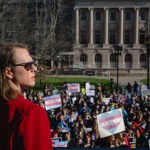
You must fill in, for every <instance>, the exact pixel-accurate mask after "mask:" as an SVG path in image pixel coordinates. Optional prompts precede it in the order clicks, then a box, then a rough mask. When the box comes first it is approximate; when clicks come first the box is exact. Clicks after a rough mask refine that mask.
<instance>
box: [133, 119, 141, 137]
mask: <svg viewBox="0 0 150 150" xmlns="http://www.w3.org/2000/svg"><path fill="white" fill-rule="evenodd" d="M132 129H133V130H134V131H135V134H136V136H137V137H138V138H139V137H140V136H141V134H142V133H143V132H144V131H143V129H142V127H141V125H140V124H139V123H137V122H135V121H134V122H133V124H132Z"/></svg>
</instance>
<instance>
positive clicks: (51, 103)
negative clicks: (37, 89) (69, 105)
mask: <svg viewBox="0 0 150 150" xmlns="http://www.w3.org/2000/svg"><path fill="white" fill-rule="evenodd" d="M44 102H45V108H46V110H50V109H54V108H59V107H61V105H62V104H61V97H60V95H59V94H56V95H52V96H47V97H45V98H44Z"/></svg>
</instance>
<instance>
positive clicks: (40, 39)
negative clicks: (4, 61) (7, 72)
mask: <svg viewBox="0 0 150 150" xmlns="http://www.w3.org/2000/svg"><path fill="white" fill-rule="evenodd" d="M71 2H73V1H71ZM0 4H1V5H0V40H1V41H2V40H11V41H21V42H24V43H27V44H28V45H30V49H31V52H32V54H34V55H35V58H36V59H39V60H40V61H41V63H44V62H45V61H46V60H55V59H56V58H57V57H56V56H57V55H58V54H59V52H60V51H62V50H63V51H65V50H68V49H69V48H70V47H71V40H70V39H71V38H72V33H71V25H69V24H67V23H66V22H64V20H63V19H64V18H65V16H64V13H63V9H65V7H64V6H65V3H64V0H33V1H30V0H0Z"/></svg>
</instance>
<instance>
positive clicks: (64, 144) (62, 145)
mask: <svg viewBox="0 0 150 150" xmlns="http://www.w3.org/2000/svg"><path fill="white" fill-rule="evenodd" d="M67 145H68V141H61V142H55V143H54V144H53V147H67Z"/></svg>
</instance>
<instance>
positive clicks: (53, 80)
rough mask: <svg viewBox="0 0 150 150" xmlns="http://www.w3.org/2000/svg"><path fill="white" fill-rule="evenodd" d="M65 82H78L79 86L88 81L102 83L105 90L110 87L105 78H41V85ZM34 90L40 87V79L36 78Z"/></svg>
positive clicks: (94, 83) (59, 84) (56, 84)
mask: <svg viewBox="0 0 150 150" xmlns="http://www.w3.org/2000/svg"><path fill="white" fill-rule="evenodd" d="M65 82H67V83H80V87H83V85H84V83H85V82H90V83H91V84H92V85H97V84H98V83H101V84H104V85H105V88H106V89H107V90H109V89H110V81H109V80H105V79H96V78H90V77H89V78H88V77H86V78H85V77H83V78H81V77H80V78H78V77H48V78H44V79H42V80H41V85H42V86H41V87H43V86H44V85H45V83H48V84H49V85H53V86H54V87H56V88H57V87H59V86H62V85H63V84H64V83H65ZM34 89H35V90H38V89H40V79H39V78H37V79H36V85H35V87H34Z"/></svg>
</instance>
